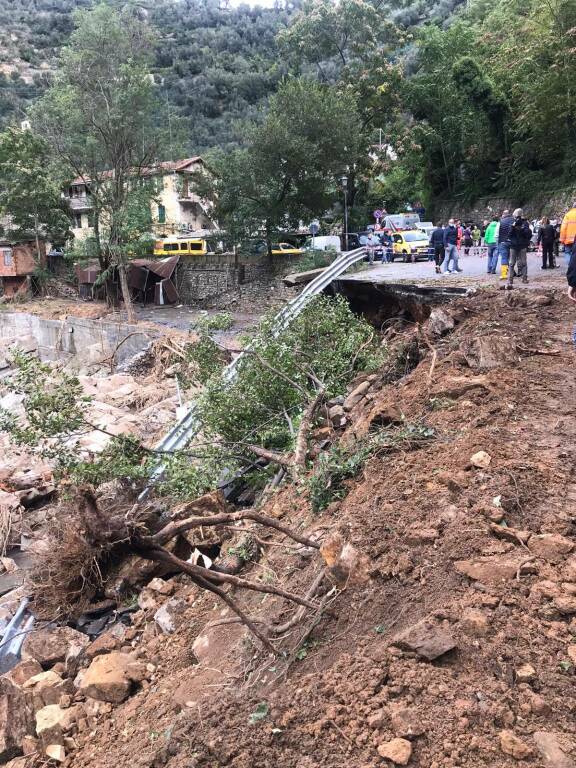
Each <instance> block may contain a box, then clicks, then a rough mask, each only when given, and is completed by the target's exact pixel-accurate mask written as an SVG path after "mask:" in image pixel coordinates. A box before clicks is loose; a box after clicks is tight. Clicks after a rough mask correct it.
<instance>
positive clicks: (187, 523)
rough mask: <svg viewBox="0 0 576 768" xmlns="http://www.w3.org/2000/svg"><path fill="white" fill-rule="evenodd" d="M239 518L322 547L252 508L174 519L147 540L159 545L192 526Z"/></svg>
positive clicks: (302, 542) (227, 522)
mask: <svg viewBox="0 0 576 768" xmlns="http://www.w3.org/2000/svg"><path fill="white" fill-rule="evenodd" d="M238 520H253V521H254V522H255V523H260V524H261V525H265V526H267V527H268V528H274V529H275V530H277V531H280V532H281V533H284V534H285V535H286V536H289V537H290V538H291V539H293V540H294V541H297V542H298V543H299V544H304V546H305V547H313V548H314V549H320V544H319V543H318V542H316V541H312V539H309V538H307V537H306V536H301V535H300V534H299V533H296V531H293V530H292V529H290V528H287V527H286V526H284V525H282V524H281V523H279V522H278V521H277V520H275V519H274V518H273V517H267V516H266V515H262V514H260V513H259V512H254V511H253V510H250V509H247V510H239V511H238V512H225V513H221V514H216V515H212V516H208V517H206V516H203V517H189V518H187V519H185V520H178V521H174V522H171V523H168V525H166V526H165V527H164V528H162V530H160V531H158V533H155V534H154V535H153V536H150V537H149V539H147V540H146V542H147V543H148V541H149V543H150V544H153V545H156V546H158V545H162V544H166V542H168V541H170V539H173V538H174V537H175V536H177V535H178V534H180V533H184V532H185V531H189V530H190V529H191V528H197V527H199V526H201V525H230V524H231V523H234V522H236V521H238Z"/></svg>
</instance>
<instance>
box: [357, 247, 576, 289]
mask: <svg viewBox="0 0 576 768" xmlns="http://www.w3.org/2000/svg"><path fill="white" fill-rule="evenodd" d="M541 263H542V262H541V257H540V254H539V253H537V252H533V253H530V254H529V255H528V279H529V280H530V282H531V283H533V282H535V283H537V284H538V285H539V286H540V287H541V286H542V284H546V283H549V282H550V281H551V280H553V278H558V277H560V276H563V275H565V274H566V263H565V261H564V258H563V257H562V255H560V259H559V268H558V269H553V270H542V269H540V266H541ZM459 266H460V268H461V269H462V270H463V272H459V273H457V274H455V275H438V274H436V272H435V271H434V262H433V261H418V262H416V263H415V264H404V262H400V261H395V262H394V263H392V264H381V263H380V262H378V263H377V264H375V265H374V267H372V268H367V269H364V270H363V271H361V272H358V273H357V274H352V275H347V276H346V279H347V280H362V281H369V282H389V281H398V280H410V281H413V282H421V281H423V280H425V281H426V282H428V281H429V280H439V281H442V283H445V284H447V285H450V283H451V282H454V281H458V282H460V281H461V280H462V279H465V278H474V279H473V280H472V281H470V282H473V283H475V284H482V285H485V284H488V285H490V284H494V285H500V280H499V275H500V266H498V271H497V272H498V273H497V274H496V275H488V274H486V257H485V256H484V257H482V256H478V255H472V254H469V255H468V256H462V257H461V258H460V264H459ZM553 282H556V280H555V279H554V280H553Z"/></svg>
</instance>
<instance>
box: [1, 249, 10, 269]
mask: <svg viewBox="0 0 576 768" xmlns="http://www.w3.org/2000/svg"><path fill="white" fill-rule="evenodd" d="M2 254H3V256H4V266H5V267H11V266H12V248H4V249H3V251H2Z"/></svg>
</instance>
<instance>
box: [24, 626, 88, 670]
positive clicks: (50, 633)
mask: <svg viewBox="0 0 576 768" xmlns="http://www.w3.org/2000/svg"><path fill="white" fill-rule="evenodd" d="M89 642H90V639H89V638H88V637H87V635H83V634H82V632H77V631H76V630H75V629H72V628H71V627H54V628H51V629H41V630H38V631H36V632H31V633H30V634H29V635H28V636H27V637H26V640H24V644H23V646H22V659H23V660H26V659H35V660H36V661H37V662H38V663H39V664H41V665H42V667H43V668H44V669H49V668H50V667H52V666H54V664H56V663H57V662H58V661H64V660H65V659H66V655H67V653H68V651H69V649H70V647H71V646H72V645H80V646H81V647H83V648H85V647H86V646H87V645H88V644H89Z"/></svg>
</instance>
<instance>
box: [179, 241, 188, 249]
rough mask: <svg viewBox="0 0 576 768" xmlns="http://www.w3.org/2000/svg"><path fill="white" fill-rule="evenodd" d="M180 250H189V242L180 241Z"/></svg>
mask: <svg viewBox="0 0 576 768" xmlns="http://www.w3.org/2000/svg"><path fill="white" fill-rule="evenodd" d="M180 250H181V251H187V250H188V243H180Z"/></svg>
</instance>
